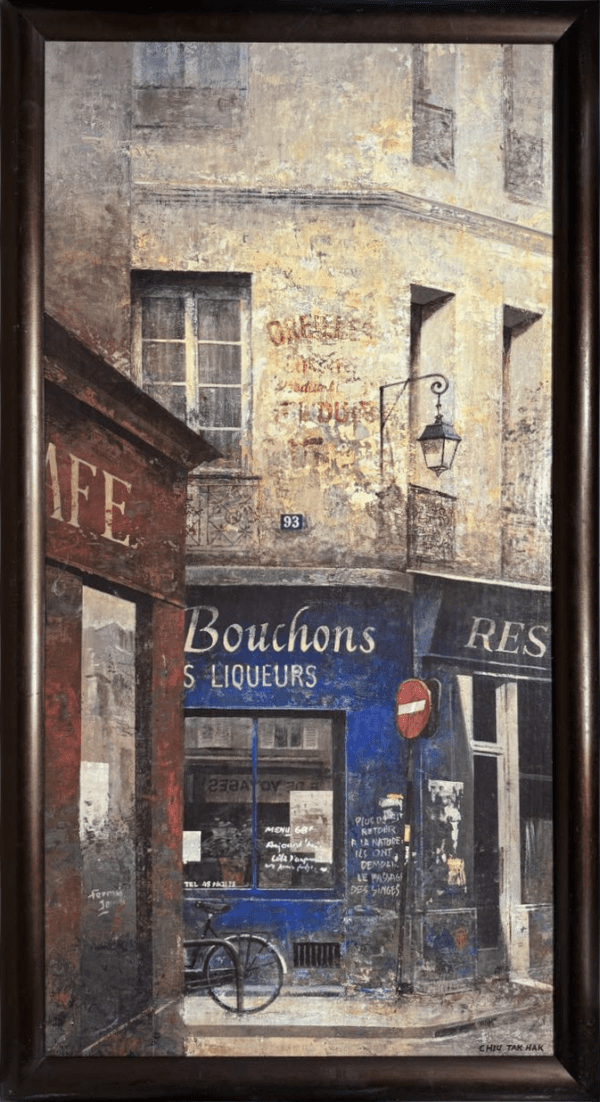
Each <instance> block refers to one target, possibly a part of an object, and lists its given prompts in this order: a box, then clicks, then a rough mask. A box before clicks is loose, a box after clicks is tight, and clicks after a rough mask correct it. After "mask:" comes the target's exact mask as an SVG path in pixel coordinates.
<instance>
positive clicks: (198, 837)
mask: <svg viewBox="0 0 600 1102" xmlns="http://www.w3.org/2000/svg"><path fill="white" fill-rule="evenodd" d="M201 860H202V831H201V830H184V832H183V863H184V865H187V863H188V861H201Z"/></svg>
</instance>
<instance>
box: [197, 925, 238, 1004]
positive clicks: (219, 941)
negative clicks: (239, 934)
mask: <svg viewBox="0 0 600 1102" xmlns="http://www.w3.org/2000/svg"><path fill="white" fill-rule="evenodd" d="M209 929H211V930H212V926H211V923H210V918H209V919H208V921H207V923H206V925H205V927H204V930H203V935H204V934H205V933H206V932H207V931H208V930H209ZM213 933H214V930H213ZM212 945H220V946H222V947H223V948H224V949H225V951H226V953H228V955H229V957H230V958H231V960H232V961H233V967H234V968H235V997H236V1004H237V1013H238V1014H243V1013H244V973H243V972H242V965H241V962H240V955H239V953H238V951H237V949H236V948H235V947H234V946H233V945H232V944H231V943H230V942H229V941H225V939H224V938H221V937H204V936H202V937H199V938H192V939H191V940H190V941H184V943H183V947H184V949H192V948H195V949H200V948H208V947H210V946H212Z"/></svg>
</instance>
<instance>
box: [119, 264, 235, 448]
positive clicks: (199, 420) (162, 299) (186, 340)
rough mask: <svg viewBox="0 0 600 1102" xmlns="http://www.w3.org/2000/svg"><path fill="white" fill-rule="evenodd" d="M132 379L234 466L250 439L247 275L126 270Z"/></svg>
mask: <svg viewBox="0 0 600 1102" xmlns="http://www.w3.org/2000/svg"><path fill="white" fill-rule="evenodd" d="M132 303H133V353H134V362H135V365H136V370H137V375H138V380H139V382H140V384H141V385H142V387H143V388H144V390H146V391H147V393H148V394H150V395H151V396H152V397H153V398H155V399H156V400H157V401H158V402H160V403H161V404H162V405H164V406H166V408H167V409H169V410H170V411H171V412H172V413H174V414H175V416H176V417H179V418H180V419H181V420H182V421H185V422H186V424H188V425H189V426H190V427H191V428H193V429H195V430H197V431H201V432H202V434H203V436H205V437H206V439H207V440H209V441H210V443H211V444H213V445H214V446H215V448H217V450H218V451H219V453H220V456H221V459H220V460H216V461H215V464H214V465H216V466H234V467H236V466H239V464H240V463H241V459H242V448H243V441H242V434H244V436H245V440H244V443H245V444H246V445H247V440H248V432H247V430H248V416H247V404H248V389H249V379H248V375H249V371H248V363H247V361H248V348H249V308H250V277H249V276H245V275H232V276H223V277H221V276H213V275H197V276H194V277H190V276H187V275H183V274H181V273H169V274H167V273H164V272H134V273H133V274H132Z"/></svg>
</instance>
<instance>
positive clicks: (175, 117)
mask: <svg viewBox="0 0 600 1102" xmlns="http://www.w3.org/2000/svg"><path fill="white" fill-rule="evenodd" d="M247 88H248V46H247V44H244V43H239V42H136V43H135V44H134V48H133V125H134V127H135V129H136V130H137V131H138V134H139V133H140V132H141V133H144V132H145V133H146V136H148V135H151V134H152V131H154V130H157V129H162V130H169V131H173V132H175V133H177V132H180V131H185V130H190V129H196V130H203V131H211V130H217V131H223V130H231V129H232V128H233V129H234V130H235V128H236V127H239V126H240V125H241V124H242V120H243V117H244V108H245V103H246V93H247Z"/></svg>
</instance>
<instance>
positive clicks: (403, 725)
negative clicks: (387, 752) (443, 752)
mask: <svg viewBox="0 0 600 1102" xmlns="http://www.w3.org/2000/svg"><path fill="white" fill-rule="evenodd" d="M430 715H431V693H430V691H429V689H428V687H427V685H426V684H425V682H424V681H419V679H418V678H417V677H411V678H409V680H408V681H403V682H402V684H401V686H400V688H399V689H398V692H397V693H396V727H397V728H398V731H399V733H400V734H401V735H402V737H403V738H407V739H413V738H418V737H419V735H420V734H422V732H423V731H424V730H425V728H426V726H427V723H428V721H429V716H430Z"/></svg>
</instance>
